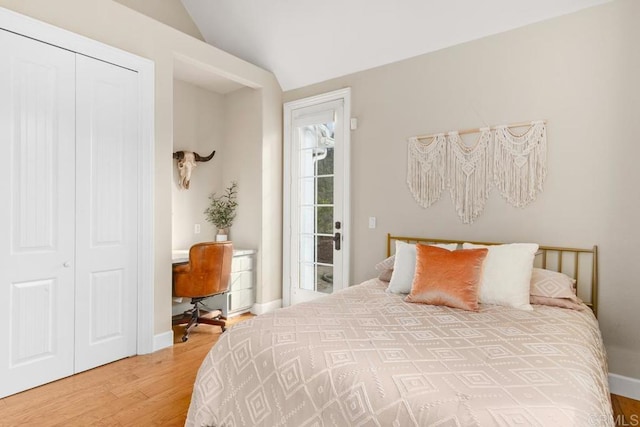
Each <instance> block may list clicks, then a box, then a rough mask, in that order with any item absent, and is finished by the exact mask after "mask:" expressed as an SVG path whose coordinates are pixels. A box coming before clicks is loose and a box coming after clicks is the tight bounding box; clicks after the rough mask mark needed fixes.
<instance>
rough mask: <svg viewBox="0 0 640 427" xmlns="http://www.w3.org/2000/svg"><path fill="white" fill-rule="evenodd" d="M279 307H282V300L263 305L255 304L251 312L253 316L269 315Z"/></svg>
mask: <svg viewBox="0 0 640 427" xmlns="http://www.w3.org/2000/svg"><path fill="white" fill-rule="evenodd" d="M280 307H282V300H281V299H277V300H273V301H269V302H266V303H264V304H258V303H255V304H253V307H252V308H251V312H252V313H253V314H255V315H260V314H265V313H269V312H271V311H274V310H276V309H278V308H280Z"/></svg>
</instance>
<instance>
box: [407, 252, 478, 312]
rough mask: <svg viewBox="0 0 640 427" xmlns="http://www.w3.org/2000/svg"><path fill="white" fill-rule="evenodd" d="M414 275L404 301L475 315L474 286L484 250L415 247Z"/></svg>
mask: <svg viewBox="0 0 640 427" xmlns="http://www.w3.org/2000/svg"><path fill="white" fill-rule="evenodd" d="M416 253H417V261H416V274H415V277H414V279H413V283H412V286H411V292H410V293H409V295H407V296H406V297H405V301H407V302H414V303H422V304H432V305H446V306H447V307H453V308H460V309H463V310H469V311H478V285H479V283H480V278H481V276H482V264H483V262H484V259H485V257H486V256H487V253H488V250H487V249H467V250H459V251H449V250H447V249H442V248H436V247H432V246H426V245H417V246H416Z"/></svg>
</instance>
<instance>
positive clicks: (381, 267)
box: [376, 255, 396, 282]
mask: <svg viewBox="0 0 640 427" xmlns="http://www.w3.org/2000/svg"><path fill="white" fill-rule="evenodd" d="M395 260H396V256H395V255H391V256H390V257H389V258H386V259H384V260H382V261H380V262H379V263H377V264H376V270H378V271H379V272H380V274H379V275H378V279H380V280H382V281H383V282H388V281H390V280H391V275H392V274H393V263H394V262H395Z"/></svg>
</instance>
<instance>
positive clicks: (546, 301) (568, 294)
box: [529, 267, 587, 311]
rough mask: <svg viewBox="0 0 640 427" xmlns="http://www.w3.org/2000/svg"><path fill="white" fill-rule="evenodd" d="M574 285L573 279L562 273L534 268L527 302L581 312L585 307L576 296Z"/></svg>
mask: <svg viewBox="0 0 640 427" xmlns="http://www.w3.org/2000/svg"><path fill="white" fill-rule="evenodd" d="M575 285H576V281H575V279H572V278H571V277H569V276H567V275H566V274H564V273H560V272H557V271H552V270H545V269H542V268H535V267H534V268H533V271H532V272H531V286H530V289H529V293H530V297H529V302H530V303H531V304H540V305H550V306H552V307H562V308H569V309H571V310H579V311H582V310H584V309H585V308H587V306H586V305H584V304H583V303H582V300H581V299H580V298H578V297H577V296H576V288H575Z"/></svg>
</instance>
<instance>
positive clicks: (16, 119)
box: [0, 30, 75, 397]
mask: <svg viewBox="0 0 640 427" xmlns="http://www.w3.org/2000/svg"><path fill="white" fill-rule="evenodd" d="M0 52H1V54H2V60H1V61H0V141H1V143H2V145H1V146H2V151H3V154H4V158H5V161H4V162H3V166H2V167H1V168H0V201H1V203H2V207H1V208H0V325H2V327H3V329H4V331H5V336H4V337H3V339H2V344H1V345H0V397H1V396H5V395H8V394H12V393H15V392H17V391H21V390H24V389H27V388H30V387H34V386H36V385H39V384H43V383H45V382H49V381H52V380H55V379H57V378H61V377H64V376H67V375H71V374H72V373H73V369H74V367H73V361H74V358H73V353H74V344H73V343H74V333H73V322H74V269H73V267H74V255H75V252H74V251H75V249H74V247H75V231H74V229H75V217H74V215H73V206H74V205H75V137H74V134H75V76H74V66H75V65H74V63H75V54H74V53H72V52H69V51H66V50H63V49H59V48H56V47H52V46H50V45H48V44H45V43H41V42H37V41H34V40H32V39H28V38H25V37H21V36H17V35H15V34H13V33H9V32H7V31H3V30H0ZM70 207H71V211H70Z"/></svg>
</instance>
